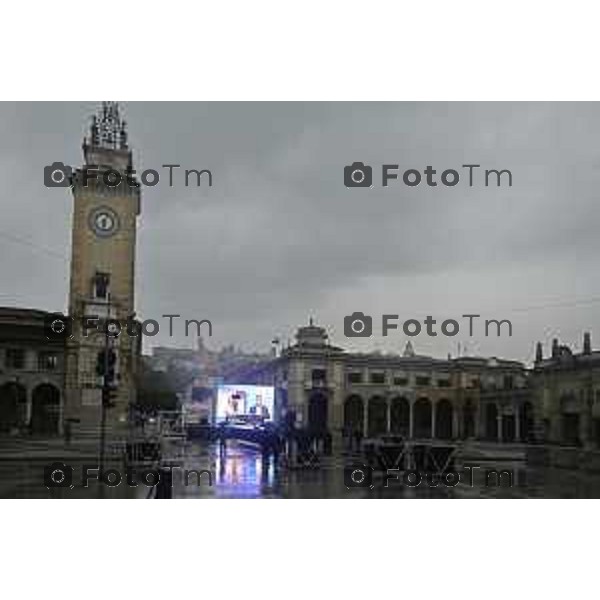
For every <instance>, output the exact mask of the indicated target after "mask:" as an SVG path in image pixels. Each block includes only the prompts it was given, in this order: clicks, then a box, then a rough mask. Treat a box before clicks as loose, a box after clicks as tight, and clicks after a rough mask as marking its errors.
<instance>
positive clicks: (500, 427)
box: [496, 414, 502, 442]
mask: <svg viewBox="0 0 600 600" xmlns="http://www.w3.org/2000/svg"><path fill="white" fill-rule="evenodd" d="M496 422H497V424H498V425H497V430H498V441H499V442H501V441H502V415H501V414H499V415H498V416H497V417H496Z"/></svg>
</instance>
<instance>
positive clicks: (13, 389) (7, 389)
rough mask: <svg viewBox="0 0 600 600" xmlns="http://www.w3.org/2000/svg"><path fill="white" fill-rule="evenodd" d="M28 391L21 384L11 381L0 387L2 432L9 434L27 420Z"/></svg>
mask: <svg viewBox="0 0 600 600" xmlns="http://www.w3.org/2000/svg"><path fill="white" fill-rule="evenodd" d="M26 405H27V390H26V389H25V386H23V385H21V384H20V383H17V382H14V381H9V382H7V383H5V384H4V385H2V386H0V431H3V432H8V431H10V430H11V429H13V428H14V427H17V426H18V425H20V424H22V423H23V422H24V420H25V417H24V415H25V409H26Z"/></svg>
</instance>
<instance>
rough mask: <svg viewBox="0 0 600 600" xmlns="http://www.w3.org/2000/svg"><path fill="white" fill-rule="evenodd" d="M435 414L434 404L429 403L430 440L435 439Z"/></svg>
mask: <svg viewBox="0 0 600 600" xmlns="http://www.w3.org/2000/svg"><path fill="white" fill-rule="evenodd" d="M436 412H437V409H436V403H435V402H432V403H431V439H432V440H434V439H435V414H436Z"/></svg>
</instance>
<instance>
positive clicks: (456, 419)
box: [452, 406, 460, 440]
mask: <svg viewBox="0 0 600 600" xmlns="http://www.w3.org/2000/svg"><path fill="white" fill-rule="evenodd" d="M459 437H460V414H459V411H458V407H456V406H452V439H454V440H457V439H458V438H459Z"/></svg>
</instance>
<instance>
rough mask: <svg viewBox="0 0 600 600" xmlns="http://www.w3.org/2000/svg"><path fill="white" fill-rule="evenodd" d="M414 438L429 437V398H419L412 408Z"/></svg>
mask: <svg viewBox="0 0 600 600" xmlns="http://www.w3.org/2000/svg"><path fill="white" fill-rule="evenodd" d="M413 419H414V437H416V438H430V437H431V402H430V401H429V398H419V399H418V400H417V401H416V402H415V404H414V406H413Z"/></svg>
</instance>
